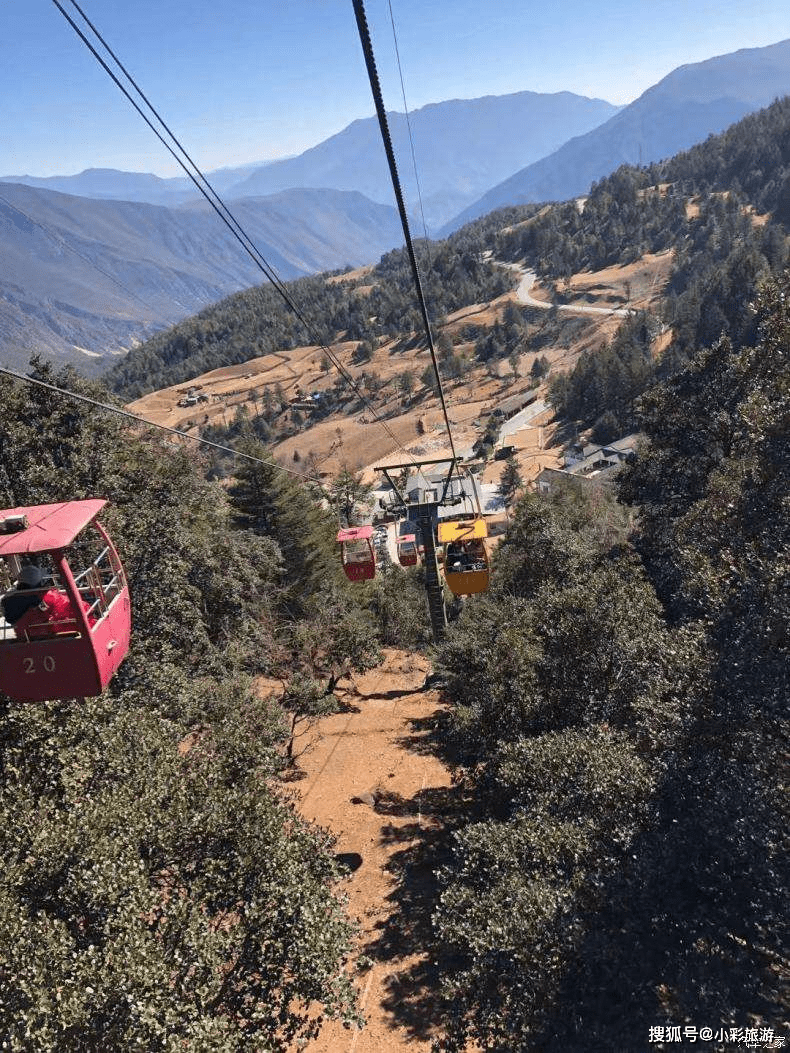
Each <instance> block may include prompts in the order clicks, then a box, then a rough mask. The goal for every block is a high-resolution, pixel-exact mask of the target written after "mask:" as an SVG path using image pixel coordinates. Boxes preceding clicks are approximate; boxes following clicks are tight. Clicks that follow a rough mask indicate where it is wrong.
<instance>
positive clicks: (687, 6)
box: [0, 0, 790, 175]
mask: <svg viewBox="0 0 790 1053" xmlns="http://www.w3.org/2000/svg"><path fill="white" fill-rule="evenodd" d="M62 2H63V4H64V6H65V7H67V8H70V5H69V3H68V0H62ZM391 3H392V10H393V13H394V17H395V23H396V26H397V29H398V43H399V48H400V54H401V60H402V63H403V73H404V80H405V86H406V98H407V102H408V105H409V108H410V109H415V108H417V107H419V106H423V105H425V104H426V103H428V102H438V101H441V100H443V99H452V98H475V97H477V96H480V95H501V94H506V93H508V92H515V91H523V90H530V91H540V92H554V91H573V92H577V93H578V94H581V95H589V96H596V97H598V98H605V99H608V100H609V101H610V102H614V103H627V102H630V101H631V100H632V99H634V98H636V97H637V96H639V95H640V94H641V93H642V92H643V91H644V90H645V89H646V88H648V87H649V86H650V85H651V84H654V83H655V82H656V81H657V80H660V79H661V77H663V76H665V75H666V74H667V73H669V72H670V71H671V70H672V69H674V68H675V67H677V66H679V65H682V64H684V63H688V62H699V61H702V60H703V59H706V58H710V57H712V56H713V55H720V54H724V53H726V52H729V51H735V50H737V49H738V48H741V47H761V46H764V45H767V44H772V43H775V42H777V41H779V40H783V39H786V38H788V37H790V4H788V2H787V0H751V2H747V3H745V2H743V0H740V2H739V3H737V4H736V3H730V2H723V0H719V2H716V3H713V2H708V0H701V2H696V3H693V2H689V0H600V2H599V3H598V4H597V5H593V4H590V3H589V2H584V3H582V2H581V0H565V2H563V3H556V2H555V3H547V2H546V0H543V2H541V3H537V2H535V0H529V2H526V0H391ZM80 6H81V7H82V8H83V10H85V12H86V14H87V15H88V16H89V17H90V18H91V20H92V21H93V22H95V23H96V25H97V26H98V28H99V29H100V30H101V31H102V32H103V34H104V35H105V37H106V38H107V39H108V41H109V43H110V44H111V45H112V46H113V48H114V49H115V50H116V51H117V52H118V54H119V56H120V57H121V59H122V60H123V61H124V63H125V65H126V66H127V68H129V70H130V71H131V72H132V73H133V74H134V75H135V76H136V77H137V79H138V80H139V82H140V84H141V86H142V88H143V90H144V91H145V92H146V93H147V94H148V96H149V98H151V100H152V101H153V102H154V103H155V105H156V106H157V107H158V108H159V109H160V110H161V112H162V113H163V115H164V116H165V118H166V120H167V121H168V123H169V124H170V125H171V127H172V128H173V130H174V131H175V132H176V133H177V134H178V135H179V136H180V137H181V139H182V141H183V142H184V145H185V146H186V147H187V149H189V150H190V152H191V153H192V155H193V157H194V158H195V160H196V161H197V162H198V163H199V164H200V165H201V167H203V168H204V169H212V168H217V167H220V166H222V165H238V164H244V163H247V162H251V161H261V160H267V159H271V158H275V157H282V156H286V155H288V154H293V153H298V152H300V151H301V150H303V149H306V148H307V147H309V146H312V145H314V144H315V143H317V142H320V141H321V140H322V139H325V138H327V136H329V135H331V134H333V133H334V132H337V131H340V129H341V128H343V127H345V126H346V125H347V124H348V123H350V122H351V121H352V120H354V119H356V118H358V117H367V116H370V115H372V113H373V104H372V100H371V97H370V89H369V87H368V83H367V77H366V74H365V69H364V63H363V59H362V52H361V48H360V45H359V40H358V36H357V29H356V23H355V20H354V15H353V8H352V4H351V0H222V2H220V3H217V2H216V0H212V2H209V0H133V2H130V0H80ZM366 8H367V12H368V18H369V21H370V24H371V32H372V34H373V42H374V47H375V49H376V55H377V61H378V65H379V71H380V74H381V79H382V84H383V88H384V94H385V101H386V104H387V107H388V108H389V109H402V108H403V107H402V98H401V93H400V82H399V80H398V76H397V67H396V65H395V56H394V46H393V39H392V29H391V25H390V15H389V3H388V0H367V3H366ZM0 98H2V100H3V105H2V111H3V113H2V122H3V134H2V135H0V175H22V174H27V175H54V174H58V175H65V174H69V173H73V172H79V171H81V170H82V169H84V168H89V167H97V168H121V169H126V170H129V171H140V172H154V173H156V174H158V175H173V174H177V171H178V170H177V169H176V166H175V164H174V162H173V161H172V159H171V158H170V157H169V155H168V154H167V153H166V152H165V151H164V148H163V147H162V146H161V144H159V143H158V142H157V140H155V139H154V137H153V135H152V134H151V132H150V131H149V130H148V129H147V128H146V127H145V125H144V124H143V122H142V121H141V120H140V118H139V117H138V116H137V114H135V113H134V111H133V110H132V109H131V107H130V105H129V103H128V102H127V101H126V100H125V99H124V98H123V97H122V96H121V94H120V92H119V91H118V89H117V88H116V87H115V85H113V84H112V83H111V81H110V80H109V78H108V77H107V75H106V74H105V73H104V72H103V71H102V70H101V69H100V68H99V66H98V65H97V64H96V62H95V60H94V59H93V57H92V56H91V55H90V54H89V53H88V51H87V49H86V48H85V47H84V45H83V44H82V43H81V42H80V41H79V40H78V39H77V37H76V36H75V35H74V32H73V30H72V29H71V28H70V27H69V26H68V24H67V23H66V21H65V20H64V19H63V16H62V15H61V14H60V12H59V11H58V10H57V8H56V7H55V6H54V4H52V3H51V0H0Z"/></svg>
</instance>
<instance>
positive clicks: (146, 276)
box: [0, 183, 402, 373]
mask: <svg viewBox="0 0 790 1053" xmlns="http://www.w3.org/2000/svg"><path fill="white" fill-rule="evenodd" d="M234 212H235V214H236V216H237V218H238V219H239V220H240V221H241V222H242V224H243V226H244V227H245V229H246V230H247V233H248V234H249V236H250V237H251V238H252V240H253V242H255V243H256V244H257V245H258V247H259V248H260V249H261V251H262V252H263V254H264V256H265V257H266V259H267V260H268V261H269V263H270V264H271V265H272V266H273V267H274V268H275V269H276V271H277V272H278V274H280V276H281V277H283V278H284V279H285V280H288V279H291V278H295V277H299V276H301V275H305V274H309V273H314V272H315V271H325V270H333V269H336V268H338V267H344V266H346V265H348V266H354V265H357V264H359V263H366V262H369V261H370V260H371V259H377V258H378V257H379V256H380V255H381V254H382V253H383V252H386V251H387V250H388V249H390V248H392V247H394V246H395V245H397V244H399V243H400V241H401V239H402V234H401V229H400V224H399V222H398V217H397V213H396V212H395V210H394V209H393V208H390V207H388V206H386V205H377V204H375V203H373V202H370V201H368V200H367V199H365V198H364V197H363V196H362V195H360V194H355V193H353V192H344V191H336V190H326V191H321V190H314V191H309V190H293V191H288V192H283V193H281V194H277V195H271V196H270V197H268V198H262V199H247V200H240V201H238V202H236V203H235V207H234ZM305 217H309V221H308V219H306V218H305ZM0 246H2V252H3V259H4V261H5V270H4V274H3V275H2V276H0V349H2V354H3V361H4V362H6V363H8V364H14V365H17V366H19V365H24V364H25V363H26V362H27V360H28V358H29V357H30V355H31V354H32V353H43V354H45V355H52V356H54V357H56V358H63V359H65V360H66V361H69V362H72V363H73V364H77V365H78V366H79V368H80V369H81V370H82V371H84V372H86V373H94V372H96V371H98V370H100V369H103V368H106V365H107V364H108V363H107V360H108V358H109V357H110V356H111V355H117V354H122V353H124V352H125V351H126V350H128V348H129V347H130V346H133V345H134V344H135V343H137V342H139V341H140V340H141V339H144V338H146V337H148V336H150V335H152V333H153V332H155V331H157V330H158V329H161V328H162V327H163V326H165V325H170V324H174V323H175V322H176V321H178V320H179V319H180V318H184V317H187V316H189V315H191V314H194V313H195V312H197V311H199V310H201V309H202V308H203V307H206V306H207V305H208V304H210V303H215V302H216V301H217V300H220V299H222V298H223V297H224V296H226V295H228V294H229V293H231V292H235V291H237V290H239V289H242V288H248V287H250V286H253V285H256V284H260V282H261V281H262V278H263V276H262V274H261V272H260V270H259V269H258V268H257V267H256V266H255V265H254V264H253V263H252V261H251V259H250V258H249V257H248V256H247V254H246V253H244V252H243V251H241V250H240V248H239V245H238V243H237V242H236V241H235V239H233V238H232V237H231V235H230V234H229V233H228V232H227V231H226V229H225V227H224V226H223V225H222V224H221V223H220V222H219V220H218V218H217V217H216V216H215V215H214V214H213V212H212V213H211V214H210V213H209V208H208V206H207V205H202V204H201V203H195V204H193V205H185V206H182V207H179V208H176V209H169V208H167V207H165V206H161V205H151V204H147V203H140V202H123V201H120V202H119V201H110V200H106V201H104V200H102V201H99V200H95V199H89V198H83V197H75V196H71V195H67V194H61V193H59V192H56V191H51V190H41V189H38V188H35V187H26V186H22V185H20V184H12V183H6V184H4V185H3V186H2V187H1V188H0ZM64 262H65V263H66V264H67V265H66V266H65V267H64Z"/></svg>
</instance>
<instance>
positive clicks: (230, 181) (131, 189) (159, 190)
mask: <svg viewBox="0 0 790 1053" xmlns="http://www.w3.org/2000/svg"><path fill="white" fill-rule="evenodd" d="M260 167H261V164H249V165H240V166H239V167H237V168H218V169H216V170H215V171H213V172H208V173H206V174H207V178H208V180H209V182H210V183H211V185H212V186H213V187H214V189H215V190H216V191H217V193H219V194H224V193H225V191H226V190H227V189H228V187H230V186H232V185H235V184H236V183H238V182H239V181H240V180H241V179H244V178H245V177H246V176H247V175H249V174H250V172H253V171H257V170H258V169H259V168H260ZM0 183H21V184H22V185H23V186H32V187H38V188H39V189H40V190H56V191H58V192H59V193H61V194H75V195H77V196H78V197H95V198H108V199H111V200H113V201H144V202H147V203H148V204H149V205H169V206H173V205H179V204H181V203H183V202H185V201H191V200H192V199H194V198H196V197H197V196H198V192H197V190H196V189H195V187H194V184H193V183H192V181H191V180H189V179H187V177H186V176H177V177H174V178H171V179H160V178H159V176H155V175H151V174H149V173H146V172H122V171H119V170H118V169H116V168H86V169H85V171H84V172H79V173H78V174H77V175H69V176H28V175H23V176H1V177H0Z"/></svg>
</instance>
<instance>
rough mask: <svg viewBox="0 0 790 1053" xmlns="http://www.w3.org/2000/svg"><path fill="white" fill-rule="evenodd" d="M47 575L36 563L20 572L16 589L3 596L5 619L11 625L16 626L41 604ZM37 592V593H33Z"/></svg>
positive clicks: (27, 565)
mask: <svg viewBox="0 0 790 1053" xmlns="http://www.w3.org/2000/svg"><path fill="white" fill-rule="evenodd" d="M46 581H47V576H46V573H45V572H44V571H43V570H42V569H41V567H37V566H36V565H35V564H34V563H26V564H25V566H24V567H22V569H21V570H20V572H19V577H18V578H17V582H16V588H15V590H14V591H13V592H8V593H6V595H5V596H3V600H2V607H3V617H4V618H5V620H6V621H7V622H8V624H9V625H16V624H17V622H18V621H19V620H20V618H22V617H23V616H24V615H25V614H27V613H28V611H30V610H32V609H33V608H34V607H38V605H39V603H41V597H42V592H41V590H42V588H43V586H44V585H45V583H46ZM33 590H35V591H33Z"/></svg>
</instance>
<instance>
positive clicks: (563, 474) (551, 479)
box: [535, 433, 640, 494]
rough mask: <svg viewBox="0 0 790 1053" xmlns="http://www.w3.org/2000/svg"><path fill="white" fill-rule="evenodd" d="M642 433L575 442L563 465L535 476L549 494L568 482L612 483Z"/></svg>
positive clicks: (585, 484) (538, 485) (541, 489)
mask: <svg viewBox="0 0 790 1053" xmlns="http://www.w3.org/2000/svg"><path fill="white" fill-rule="evenodd" d="M639 439H640V436H639V434H637V433H635V434H632V435H626V436H624V437H623V438H622V439H617V440H615V442H610V443H606V444H605V445H604V444H597V443H579V442H576V443H573V444H572V445H571V446H569V447H568V449H567V450H566V452H565V461H564V467H563V468H544V469H543V470H542V471H541V472H540V473H539V475H538V476H537V478H536V480H535V488H536V490H537V491H538V493H541V494H548V493H551V492H552V490H555V489H556V488H557V487H558V486H562V485H566V484H568V483H571V484H574V485H577V486H580V487H584V488H587V487H591V488H595V487H601V486H611V485H612V483H613V482H614V478H615V476H616V475H617V472H618V470H619V468H620V466H621V465H622V464H623V462H624V461H625V460H627V458H628V457H629V456H630V455H631V454H633V453H635V452H636V448H637V444H638V442H639Z"/></svg>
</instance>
